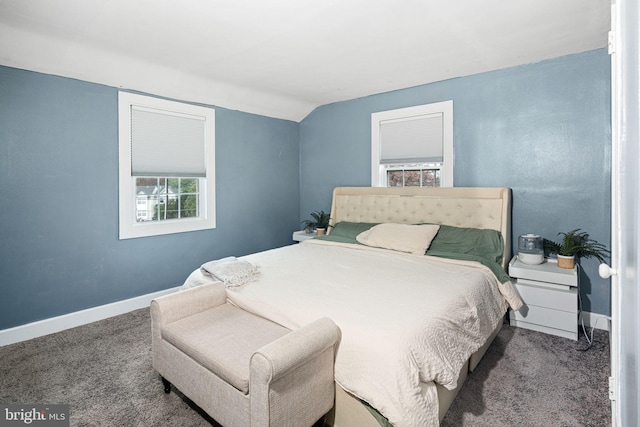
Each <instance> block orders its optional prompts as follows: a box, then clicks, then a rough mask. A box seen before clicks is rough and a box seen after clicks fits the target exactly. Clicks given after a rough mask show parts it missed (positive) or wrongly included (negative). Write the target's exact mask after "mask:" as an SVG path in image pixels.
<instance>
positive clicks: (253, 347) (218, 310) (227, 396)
mask: <svg viewBox="0 0 640 427" xmlns="http://www.w3.org/2000/svg"><path fill="white" fill-rule="evenodd" d="M151 325H152V353H153V367H154V369H155V370H156V371H157V372H158V373H159V374H160V375H161V376H162V380H163V382H164V384H165V391H166V392H169V391H170V384H173V385H174V386H175V387H177V388H178V389H179V390H180V391H181V392H182V393H183V394H184V395H185V396H187V397H188V398H189V399H191V400H192V401H193V402H195V403H196V404H197V405H198V406H200V408H202V409H203V410H204V411H205V412H207V413H208V414H209V415H211V417H213V418H214V419H215V420H216V421H218V422H219V423H220V424H222V425H223V426H226V427H233V426H239V427H245V426H310V425H312V424H314V423H315V422H316V421H318V420H319V419H321V418H322V417H323V416H324V415H325V414H326V413H327V412H329V410H330V409H331V408H332V407H333V403H334V393H335V389H334V371H333V364H334V358H335V352H336V350H337V345H338V342H339V340H340V330H339V329H338V327H337V326H336V325H335V324H334V323H333V322H332V321H331V320H329V319H327V318H323V319H318V320H316V321H315V322H312V323H310V324H309V325H306V326H304V327H302V328H300V329H297V330H294V331H291V330H289V329H287V328H284V327H282V326H280V325H278V324H276V323H273V322H271V321H269V320H266V319H264V318H261V317H258V316H255V315H253V314H251V313H249V312H246V311H244V310H242V309H240V308H238V307H236V306H234V305H231V304H229V303H228V302H227V299H226V290H225V288H224V286H223V285H222V284H221V283H212V284H209V285H204V286H200V287H197V288H192V289H188V290H185V291H181V292H178V293H175V294H171V295H167V296H164V297H161V298H157V299H156V300H154V301H153V302H152V303H151Z"/></svg>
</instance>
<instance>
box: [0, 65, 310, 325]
mask: <svg viewBox="0 0 640 427" xmlns="http://www.w3.org/2000/svg"><path fill="white" fill-rule="evenodd" d="M117 108H118V107H117V89H115V88H112V87H107V86H101V85H97V84H91V83H86V82H82V81H78V80H72V79H66V78H61V77H54V76H49V75H43V74H39V73H33V72H29V71H24V70H17V69H13V68H7V67H0V195H1V196H2V197H1V200H2V209H1V210H0V236H1V239H2V243H0V289H1V297H0V329H5V328H9V327H13V326H17V325H21V324H25V323H29V322H33V321H37V320H40V319H45V318H49V317H53V316H58V315H61V314H66V313H70V312H74V311H78V310H82V309H85V308H89V307H94V306H100V305H103V304H107V303H110V302H114V301H119V300H123V299H127V298H131V297H135V296H139V295H144V294H147V293H151V292H155V291H159V290H162V289H167V288H170V287H173V286H177V285H181V284H182V283H183V281H184V279H185V278H186V277H187V275H188V274H189V273H190V272H191V271H192V270H193V269H195V268H197V267H198V266H199V265H201V264H202V263H203V262H205V261H209V260H212V259H215V258H220V257H223V256H228V255H236V256H241V255H245V254H248V253H252V252H256V251H260V250H264V249H269V248H273V247H277V246H283V245H286V244H290V243H291V232H292V231H293V230H296V229H298V227H299V224H300V219H299V217H300V213H299V206H300V200H299V194H300V187H299V148H298V147H299V146H298V140H299V137H298V124H297V123H295V122H291V121H285V120H278V119H272V118H267V117H263V116H257V115H252V114H247V113H243V112H238V111H230V110H226V109H223V108H216V179H217V185H216V186H217V197H216V200H217V228H216V229H215V230H206V231H198V232H191V233H180V234H173V235H167V236H158V237H149V238H139V239H129V240H123V241H120V240H118V134H117V132H118V123H117Z"/></svg>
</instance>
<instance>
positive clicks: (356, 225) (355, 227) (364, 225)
mask: <svg viewBox="0 0 640 427" xmlns="http://www.w3.org/2000/svg"><path fill="white" fill-rule="evenodd" d="M374 225H377V223H370V222H347V221H342V222H339V223H337V224H336V225H335V226H334V227H333V229H331V233H329V235H330V236H332V237H340V238H345V239H352V240H356V236H357V235H358V234H360V233H362V232H363V231H367V230H368V229H370V228H371V227H373V226H374Z"/></svg>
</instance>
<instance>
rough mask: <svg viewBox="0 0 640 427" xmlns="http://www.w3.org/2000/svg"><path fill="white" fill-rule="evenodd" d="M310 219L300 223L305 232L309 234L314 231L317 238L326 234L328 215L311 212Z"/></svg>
mask: <svg viewBox="0 0 640 427" xmlns="http://www.w3.org/2000/svg"><path fill="white" fill-rule="evenodd" d="M311 218H313V219H305V220H304V221H302V223H301V224H303V225H304V230H305V232H307V233H309V234H311V233H312V232H313V230H315V231H316V234H317V235H318V236H322V235H323V234H326V232H327V227H329V219H330V215H329V214H328V213H325V212H324V211H315V212H311Z"/></svg>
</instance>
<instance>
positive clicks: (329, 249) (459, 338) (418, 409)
mask: <svg viewBox="0 0 640 427" xmlns="http://www.w3.org/2000/svg"><path fill="white" fill-rule="evenodd" d="M242 259H245V260H248V261H250V262H252V263H254V264H255V265H257V266H258V268H259V270H260V276H259V278H258V280H257V281H255V282H252V283H248V284H246V285H244V286H242V287H239V288H234V289H229V291H228V295H229V299H230V300H231V301H232V302H233V303H234V304H237V305H238V306H240V307H242V308H244V309H246V310H248V311H251V312H254V313H256V314H259V315H261V316H263V317H266V318H268V319H271V320H273V321H274V322H277V323H279V324H281V325H283V326H285V327H288V328H290V329H295V328H299V327H301V326H303V325H304V324H306V323H309V322H311V321H313V320H315V319H317V318H319V317H322V316H328V317H329V318H331V319H332V320H333V321H334V322H336V324H337V325H338V326H339V327H340V329H341V331H342V341H341V343H340V347H339V350H338V355H337V359H336V366H335V370H336V372H335V376H336V382H337V383H338V384H339V385H340V386H341V387H343V388H344V389H345V390H347V391H348V392H350V393H352V394H354V395H356V396H358V397H359V398H361V399H363V400H365V401H367V402H369V403H370V404H371V405H372V406H373V407H375V408H376V409H377V410H378V411H380V412H381V413H382V414H383V415H384V416H385V417H387V418H388V419H389V421H390V422H391V423H393V424H394V425H395V426H397V427H402V426H437V425H438V404H437V393H436V386H435V384H434V383H439V384H442V385H443V386H445V387H446V388H449V389H452V388H455V386H456V383H457V379H458V373H459V371H460V369H461V367H462V366H463V364H464V363H465V362H466V360H467V359H468V358H469V357H470V355H471V354H472V353H474V352H475V351H477V350H478V349H479V348H480V347H481V346H482V345H483V344H484V342H485V341H486V340H487V338H488V337H489V336H490V334H491V332H492V331H493V330H494V329H495V328H496V327H497V325H498V324H499V323H500V322H501V321H502V317H503V315H504V313H505V311H506V309H507V302H506V300H505V298H504V297H503V295H502V294H501V291H500V289H501V287H499V286H498V281H497V279H496V277H495V276H494V275H493V273H491V271H490V270H489V269H488V268H486V267H484V266H482V265H480V264H479V263H475V262H468V261H453V260H444V259H439V258H434V257H427V256H417V255H410V254H404V253H400V252H393V251H387V250H381V249H372V248H367V247H365V246H356V245H344V244H337V243H331V242H327V241H316V240H310V241H306V242H303V243H302V244H298V245H292V246H286V247H283V248H278V249H273V250H269V251H266V252H261V253H257V254H252V255H248V256H246V257H242ZM504 286H505V285H502V287H503V288H504ZM503 292H505V290H504V289H503ZM506 292H507V293H508V292H509V291H508V289H507V291H506ZM516 303H517V301H516Z"/></svg>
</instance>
